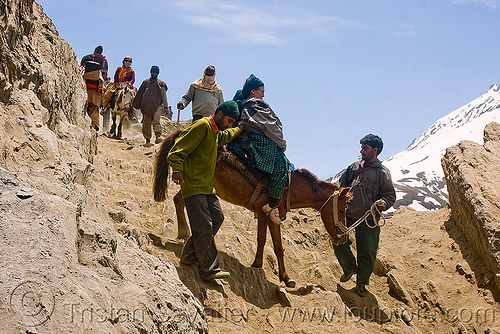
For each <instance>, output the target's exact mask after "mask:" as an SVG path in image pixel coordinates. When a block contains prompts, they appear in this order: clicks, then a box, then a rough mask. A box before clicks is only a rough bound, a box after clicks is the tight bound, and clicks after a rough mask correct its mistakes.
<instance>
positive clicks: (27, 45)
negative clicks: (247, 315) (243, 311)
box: [0, 0, 207, 333]
mask: <svg viewBox="0 0 500 334" xmlns="http://www.w3.org/2000/svg"><path fill="white" fill-rule="evenodd" d="M0 8H1V11H0V152H1V155H0V239H1V242H0V244H1V246H0V259H1V263H2V269H1V270H0V283H1V285H0V296H1V299H0V324H1V325H0V328H2V330H1V331H2V333H19V332H22V333H62V332H65V333H82V332H88V333H97V332H106V333H111V332H113V333H123V332H137V333H160V332H161V333H167V332H169V333H173V332H180V333H183V332H186V331H187V330H192V331H197V332H206V330H207V324H206V321H205V319H204V314H203V312H202V308H201V305H200V303H199V302H198V300H196V299H195V298H194V297H193V294H192V293H191V292H190V291H189V290H188V289H187V288H186V287H185V285H183V284H182V283H181V281H180V280H179V278H178V275H177V273H176V271H175V269H174V267H173V266H171V265H170V264H167V263H164V262H161V261H160V260H159V259H158V258H156V257H153V256H151V255H149V254H147V253H144V252H143V251H142V250H140V249H139V247H138V246H137V244H136V243H133V242H130V241H129V240H128V239H126V238H124V237H123V236H121V235H120V234H119V233H117V231H116V230H115V229H113V228H112V227H111V225H110V222H111V218H110V217H109V215H108V212H107V210H105V208H104V206H103V205H102V203H101V201H100V199H99V198H98V197H97V196H96V195H95V193H94V192H93V187H94V186H93V171H94V166H93V165H92V161H93V159H94V155H95V154H96V153H97V135H96V134H95V133H93V132H91V131H90V130H89V125H88V119H87V118H86V116H85V115H84V112H83V107H84V102H85V100H86V91H85V86H84V83H83V80H82V78H81V75H80V73H79V71H78V59H77V57H76V55H75V53H74V51H73V49H72V48H71V47H70V46H69V45H68V44H67V42H66V41H64V40H63V39H61V38H60V37H59V35H58V33H57V31H56V29H55V27H54V25H53V24H52V22H51V21H50V19H49V18H48V17H47V16H45V14H43V11H42V8H41V7H40V6H39V5H38V4H36V3H34V2H33V1H29V0H22V1H21V0H9V1H0ZM116 305H118V307H116Z"/></svg>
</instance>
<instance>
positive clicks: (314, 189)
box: [153, 130, 351, 287]
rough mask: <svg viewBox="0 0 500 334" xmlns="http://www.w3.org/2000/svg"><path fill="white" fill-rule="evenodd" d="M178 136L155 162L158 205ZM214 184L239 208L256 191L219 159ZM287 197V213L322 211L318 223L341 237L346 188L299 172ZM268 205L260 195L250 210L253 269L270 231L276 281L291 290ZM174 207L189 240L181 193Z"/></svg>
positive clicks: (347, 195)
mask: <svg viewBox="0 0 500 334" xmlns="http://www.w3.org/2000/svg"><path fill="white" fill-rule="evenodd" d="M180 132H181V130H175V131H173V132H172V133H170V134H169V135H168V136H167V137H166V138H165V140H164V141H163V143H162V145H161V147H160V151H159V152H158V155H157V158H156V168H155V176H154V186H153V192H154V199H155V200H156V201H158V202H159V201H164V200H165V198H166V192H167V186H168V185H167V178H168V172H169V166H168V164H167V155H168V152H169V151H170V149H171V148H172V146H173V144H174V142H175V139H176V138H177V136H178V135H179V134H180ZM213 183H214V187H215V189H216V190H217V195H218V196H219V197H220V198H222V199H224V200H225V201H227V202H230V203H232V204H235V205H239V206H246V205H247V203H248V201H249V198H250V197H251V196H252V193H253V191H254V188H255V187H254V186H252V185H251V183H250V182H249V181H248V180H247V178H245V177H243V176H242V174H241V173H240V172H239V171H237V170H236V169H234V168H233V167H232V166H230V165H229V164H228V163H226V162H225V161H224V160H222V159H218V161H217V163H216V165H215V173H214V179H213ZM336 191H337V193H338V195H337V197H333V194H334V192H336ZM285 193H286V192H285ZM289 196H290V201H289V202H290V209H298V208H314V209H316V210H321V219H322V221H323V223H324V225H325V228H326V230H327V232H328V234H329V235H330V237H331V238H332V239H334V240H335V239H337V234H338V233H340V230H339V229H338V227H336V225H335V222H334V216H335V215H334V211H333V210H334V204H337V205H336V206H337V210H338V217H337V219H338V222H340V223H341V224H343V225H344V226H345V219H346V217H345V208H346V202H347V201H349V200H350V199H351V195H350V193H349V188H340V187H339V186H338V185H337V184H334V183H330V182H326V181H321V180H319V179H318V178H317V177H316V176H314V175H313V174H312V173H311V172H309V171H308V170H306V169H298V170H296V171H295V172H294V174H293V178H292V181H291V184H290V195H289ZM334 198H336V199H337V203H333V201H334ZM268 201H269V195H268V194H267V193H265V192H262V193H261V194H260V195H259V196H258V197H257V199H256V200H255V203H254V205H253V206H252V208H251V210H252V211H253V212H254V213H255V215H256V217H257V220H258V229H257V253H256V255H255V260H254V262H253V263H252V266H253V267H257V268H261V267H262V263H263V257H264V245H265V243H266V229H267V227H269V230H270V232H271V238H272V240H273V245H274V253H275V255H276V257H277V259H278V267H279V279H280V281H283V282H284V283H285V284H286V286H289V287H293V286H295V282H294V281H293V280H291V279H290V277H289V276H288V274H287V273H286V271H285V263H284V260H283V244H282V242H281V230H280V226H279V225H276V224H274V223H273V222H272V221H271V220H270V219H269V217H268V216H266V214H265V213H264V212H263V211H262V209H261V208H262V206H263V205H264V204H266V203H267V202H268ZM174 203H175V208H176V213H177V223H178V234H179V238H183V239H184V238H188V237H189V235H190V232H189V227H188V224H187V220H186V217H185V214H184V201H183V199H182V196H181V195H180V192H178V193H177V194H176V195H175V196H174Z"/></svg>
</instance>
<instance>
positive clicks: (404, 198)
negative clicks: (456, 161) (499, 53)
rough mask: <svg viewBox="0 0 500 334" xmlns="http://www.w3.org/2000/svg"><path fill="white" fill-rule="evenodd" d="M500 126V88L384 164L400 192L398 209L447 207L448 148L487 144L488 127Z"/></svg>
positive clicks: (441, 121)
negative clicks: (443, 164) (444, 162)
mask: <svg viewBox="0 0 500 334" xmlns="http://www.w3.org/2000/svg"><path fill="white" fill-rule="evenodd" d="M492 121H496V122H499V123H500V86H499V85H493V86H491V87H490V89H489V90H488V92H486V93H485V94H483V95H481V96H480V97H478V98H477V99H475V100H474V101H471V102H470V103H468V104H467V105H465V106H463V107H461V108H459V109H457V110H455V111H453V112H451V113H449V114H448V115H446V116H444V117H442V118H440V119H438V120H437V121H436V122H435V123H434V124H432V125H431V126H430V127H429V128H428V129H427V130H426V131H425V132H424V133H423V134H422V135H421V136H420V137H418V138H416V139H415V140H413V142H412V143H411V144H410V145H409V146H408V147H407V148H406V149H405V150H404V151H402V152H400V153H398V154H396V155H393V156H390V157H389V158H388V159H387V160H385V161H384V162H383V164H384V165H385V166H387V167H388V168H389V170H390V171H391V175H392V180H393V182H394V186H395V188H396V191H397V201H396V204H395V205H394V209H396V208H397V207H399V206H401V205H408V206H410V207H412V208H414V209H415V210H433V209H437V208H441V207H443V206H444V205H445V204H446V200H447V199H448V193H447V190H446V182H445V179H444V173H443V170H442V168H441V158H442V156H443V154H444V153H445V151H446V148H448V147H450V146H453V145H455V144H457V143H458V142H460V141H461V140H472V141H475V142H477V143H480V144H482V143H483V130H484V127H485V126H486V124H488V123H490V122H492Z"/></svg>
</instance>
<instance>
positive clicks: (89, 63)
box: [83, 54, 104, 73]
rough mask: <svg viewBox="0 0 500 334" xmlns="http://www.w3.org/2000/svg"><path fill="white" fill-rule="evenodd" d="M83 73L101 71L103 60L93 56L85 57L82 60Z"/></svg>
mask: <svg viewBox="0 0 500 334" xmlns="http://www.w3.org/2000/svg"><path fill="white" fill-rule="evenodd" d="M83 61H84V67H85V73H87V72H92V71H97V70H99V71H100V70H101V68H102V67H103V66H104V60H103V59H102V58H99V57H96V56H95V55H94V54H90V55H86V56H85V57H84V58H83Z"/></svg>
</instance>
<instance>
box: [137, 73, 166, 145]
mask: <svg viewBox="0 0 500 334" xmlns="http://www.w3.org/2000/svg"><path fill="white" fill-rule="evenodd" d="M150 72H151V77H150V78H149V79H146V80H144V81H143V82H142V84H141V87H139V90H138V91H137V95H136V96H135V98H134V102H133V106H134V108H136V109H140V110H141V113H142V115H143V116H142V134H143V136H144V138H145V139H146V143H145V144H144V146H145V147H149V146H153V144H152V143H151V126H153V131H154V133H155V136H156V141H155V143H157V144H158V143H161V141H162V138H161V134H162V128H161V124H160V116H161V110H162V107H161V105H162V104H163V106H164V107H165V108H167V107H168V101H167V89H168V87H167V85H166V84H165V83H164V82H163V81H161V80H160V79H158V75H159V74H160V68H159V67H158V66H156V65H153V66H151V71H150Z"/></svg>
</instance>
